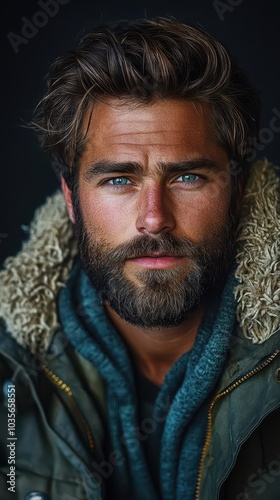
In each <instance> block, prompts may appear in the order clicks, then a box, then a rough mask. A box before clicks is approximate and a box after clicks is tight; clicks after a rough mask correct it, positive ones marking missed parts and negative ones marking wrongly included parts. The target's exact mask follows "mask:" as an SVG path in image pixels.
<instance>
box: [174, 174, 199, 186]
mask: <svg viewBox="0 0 280 500" xmlns="http://www.w3.org/2000/svg"><path fill="white" fill-rule="evenodd" d="M197 179H198V175H195V174H184V175H180V177H178V179H177V181H179V182H189V183H190V184H192V183H193V182H196V181H197Z"/></svg>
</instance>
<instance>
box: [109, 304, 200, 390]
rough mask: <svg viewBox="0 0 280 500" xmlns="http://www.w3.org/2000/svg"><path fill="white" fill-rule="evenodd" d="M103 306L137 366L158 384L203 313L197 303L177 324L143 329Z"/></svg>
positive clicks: (191, 342)
mask: <svg viewBox="0 0 280 500" xmlns="http://www.w3.org/2000/svg"><path fill="white" fill-rule="evenodd" d="M106 309H107V313H108V315H109V317H110V320H111V321H112V323H113V324H114V326H115V327H116V328H117V330H118V332H119V334H120V335H121V337H122V338H123V339H124V341H125V342H126V344H127V346H128V348H129V350H130V352H131V356H132V358H133V360H134V362H135V363H136V364H137V365H138V368H139V369H140V370H141V372H142V373H143V374H144V375H145V377H147V378H148V379H149V380H151V381H152V382H153V383H154V384H156V385H158V386H161V385H162V384H163V381H164V378H165V375H166V374H167V372H168V371H169V370H170V368H171V366H172V365H173V364H174V363H175V361H176V360H177V359H178V358H179V357H180V356H181V355H182V354H184V353H185V352H187V351H189V350H190V349H191V348H192V347H193V345H194V341H195V337H196V334H197V330H198V327H199V325H200V323H201V320H202V316H203V307H202V306H199V307H198V308H197V309H196V310H194V311H193V312H192V313H191V315H190V316H189V317H188V318H187V319H186V320H185V321H184V322H183V323H181V324H180V325H177V326H174V327H171V328H153V329H146V328H141V327H138V326H135V325H131V324H129V323H127V322H126V321H124V320H123V319H122V318H120V316H118V314H117V313H116V312H115V311H114V310H113V309H112V308H111V307H110V306H109V305H106Z"/></svg>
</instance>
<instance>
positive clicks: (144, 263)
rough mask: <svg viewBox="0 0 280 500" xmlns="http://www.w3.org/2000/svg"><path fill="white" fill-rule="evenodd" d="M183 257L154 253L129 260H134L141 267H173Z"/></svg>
mask: <svg viewBox="0 0 280 500" xmlns="http://www.w3.org/2000/svg"><path fill="white" fill-rule="evenodd" d="M182 259H183V257H176V256H173V255H161V254H152V255H145V256H143V257H136V258H134V259H128V260H129V262H132V263H133V264H136V265H137V266H140V267H145V268H146V269H164V268H166V267H172V266H175V265H177V264H179V263H180V262H181V261H182Z"/></svg>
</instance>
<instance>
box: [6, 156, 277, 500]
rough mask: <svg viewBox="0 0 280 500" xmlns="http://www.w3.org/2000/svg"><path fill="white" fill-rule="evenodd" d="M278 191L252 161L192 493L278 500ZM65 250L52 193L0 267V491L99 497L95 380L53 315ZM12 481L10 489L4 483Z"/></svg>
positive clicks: (104, 466) (208, 498)
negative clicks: (229, 318)
mask: <svg viewBox="0 0 280 500" xmlns="http://www.w3.org/2000/svg"><path fill="white" fill-rule="evenodd" d="M279 192H280V190H279V179H278V177H277V175H276V174H275V171H274V169H272V168H271V166H270V165H269V164H268V163H267V162H266V161H264V162H260V163H258V164H256V165H255V167H254V168H253V169H252V173H251V176H250V179H249V182H248V185H247V190H246V196H245V200H244V212H243V215H242V219H241V222H240V227H239V232H238V235H239V236H238V247H237V248H238V253H237V256H236V260H237V264H238V266H237V270H236V278H237V279H238V283H239V285H238V286H237V288H236V298H237V311H236V314H237V320H238V325H239V326H238V328H237V331H236V332H235V335H234V336H233V339H232V343H231V346H230V349H229V355H228V359H227V363H226V366H225V369H224V371H223V374H222V377H221V378H220V381H219V384H218V387H217V393H216V396H215V397H214V398H213V400H212V403H211V405H210V408H209V415H208V428H207V435H206V440H205V445H204V449H203V452H202V457H201V464H200V470H199V474H198V478H197V497H196V498H197V499H200V500H245V499H252V500H255V499H258V500H259V499H260V500H279V496H280V433H279V425H280V330H279V328H280V315H279V303H280V297H279V289H280V277H279V274H280V273H279V254H280V252H279V234H280V218H279ZM75 254H76V244H75V241H74V238H73V231H72V227H71V224H70V223H69V220H68V216H67V212H66V209H65V205H64V202H63V199H62V195H61V193H58V194H55V195H54V196H52V197H50V198H49V199H48V200H47V202H46V204H45V205H44V206H43V207H42V208H40V209H39V210H38V211H37V213H36V216H35V220H34V222H33V224H32V225H31V228H30V238H29V240H28V241H26V242H25V243H24V245H23V248H22V250H21V252H20V253H19V254H18V255H17V256H15V257H12V258H8V259H7V261H6V262H5V266H4V269H3V271H2V272H1V273H0V283H1V290H0V318H2V319H1V323H0V376H1V386H2V388H3V390H2V405H1V406H0V429H1V437H0V444H1V447H0V499H1V500H6V499H7V500H8V499H10V498H13V499H17V500H24V499H25V496H27V495H28V494H29V493H31V492H37V491H38V492H41V493H45V494H46V495H47V496H46V497H43V496H41V498H42V499H43V498H48V499H51V500H99V499H101V498H106V497H105V493H104V490H103V486H102V477H103V478H104V477H105V478H106V476H108V474H110V466H111V464H109V463H108V462H105V458H104V457H103V451H102V450H103V439H104V432H106V402H105V394H104V388H103V382H102V379H101V377H100V375H99V374H98V372H97V370H96V369H95V368H94V367H93V366H92V365H91V364H90V363H89V362H88V361H87V360H85V359H83V358H82V357H81V356H80V355H79V354H78V353H77V352H76V351H75V350H74V349H73V347H72V346H71V345H70V344H69V342H68V341H67V338H66V337H65V335H64V334H63V332H62V331H61V329H60V325H59V322H58V318H57V314H56V296H57V293H58V291H59V289H60V288H61V287H62V286H63V284H64V282H65V281H66V279H67V276H68V274H69V271H70V269H71V267H72V262H73V258H74V256H75ZM14 394H15V401H16V404H15V405H14ZM13 433H14V434H13ZM13 467H14V469H13ZM14 473H15V474H16V475H15V476H14ZM8 474H9V476H8ZM14 479H15V488H14V489H15V493H14V492H13V491H11V490H10V491H9V490H8V488H11V489H13V484H14V483H13V480H14ZM7 481H10V482H9V483H7ZM35 498H36V497H35ZM38 498H40V497H38ZM116 498H117V494H116ZM106 500H111V499H106ZM131 500H133V499H131ZM143 500H144V499H143ZM145 500H149V499H145Z"/></svg>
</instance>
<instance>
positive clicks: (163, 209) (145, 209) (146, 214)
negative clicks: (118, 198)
mask: <svg viewBox="0 0 280 500" xmlns="http://www.w3.org/2000/svg"><path fill="white" fill-rule="evenodd" d="M137 208H138V216H137V221H136V229H137V231H139V232H140V233H143V234H158V233H163V232H164V233H167V232H171V231H172V230H173V229H174V228H175V218H174V214H173V207H172V203H171V200H170V197H169V196H168V194H167V192H166V190H165V189H164V188H163V187H162V186H160V185H152V186H148V187H146V188H143V190H142V191H141V193H139V201H138V207H137Z"/></svg>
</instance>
